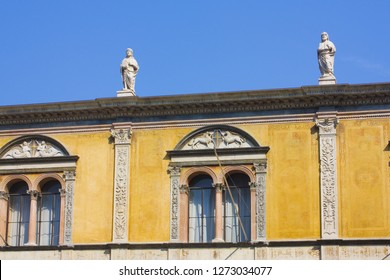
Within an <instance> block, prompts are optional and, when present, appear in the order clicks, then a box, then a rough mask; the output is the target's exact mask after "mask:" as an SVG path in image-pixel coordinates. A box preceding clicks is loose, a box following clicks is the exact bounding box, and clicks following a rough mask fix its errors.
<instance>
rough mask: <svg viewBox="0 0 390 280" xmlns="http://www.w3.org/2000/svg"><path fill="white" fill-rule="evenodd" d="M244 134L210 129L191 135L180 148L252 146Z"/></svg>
mask: <svg viewBox="0 0 390 280" xmlns="http://www.w3.org/2000/svg"><path fill="white" fill-rule="evenodd" d="M253 146H254V144H253V143H251V142H250V141H249V140H248V139H246V138H245V137H244V136H242V135H239V134H238V133H236V132H233V131H229V130H226V129H212V130H208V131H205V132H202V133H199V134H197V135H195V136H193V137H192V138H191V139H188V140H187V141H186V143H185V144H184V145H183V146H182V150H200V149H214V148H217V149H227V148H246V147H253Z"/></svg>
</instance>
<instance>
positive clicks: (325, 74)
mask: <svg viewBox="0 0 390 280" xmlns="http://www.w3.org/2000/svg"><path fill="white" fill-rule="evenodd" d="M335 53H336V47H335V45H334V44H333V43H332V42H331V41H329V36H328V33H326V32H322V33H321V43H320V45H319V47H318V50H317V56H318V66H319V67H320V71H321V77H320V79H321V78H335V77H334V55H335Z"/></svg>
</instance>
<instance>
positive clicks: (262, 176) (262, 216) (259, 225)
mask: <svg viewBox="0 0 390 280" xmlns="http://www.w3.org/2000/svg"><path fill="white" fill-rule="evenodd" d="M253 166H254V169H255V174H256V183H255V185H254V187H255V188H256V240H257V241H264V240H265V239H266V176H267V161H265V160H264V161H260V162H256V163H254V164H253Z"/></svg>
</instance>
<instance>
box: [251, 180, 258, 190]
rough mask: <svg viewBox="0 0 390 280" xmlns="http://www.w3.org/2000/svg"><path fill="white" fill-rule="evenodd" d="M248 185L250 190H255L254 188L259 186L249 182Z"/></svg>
mask: <svg viewBox="0 0 390 280" xmlns="http://www.w3.org/2000/svg"><path fill="white" fill-rule="evenodd" d="M248 185H249V188H250V190H256V188H257V186H258V185H259V184H258V183H256V182H249V183H248Z"/></svg>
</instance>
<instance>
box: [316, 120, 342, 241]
mask: <svg viewBox="0 0 390 280" xmlns="http://www.w3.org/2000/svg"><path fill="white" fill-rule="evenodd" d="M337 124H338V119H337V118H333V119H329V118H327V119H324V120H318V119H317V120H316V125H317V126H318V127H319V143H320V145H319V148H320V174H321V178H320V179H321V237H322V238H323V239H334V238H338V195H337V160H336V126H337Z"/></svg>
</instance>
